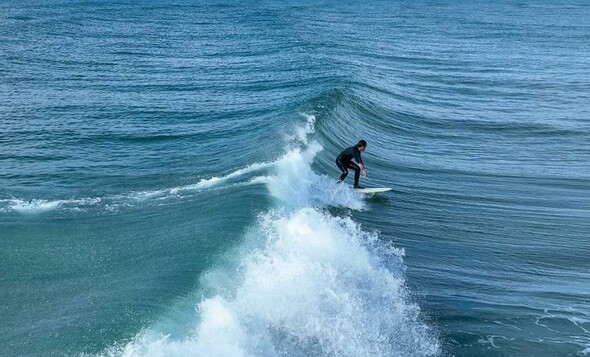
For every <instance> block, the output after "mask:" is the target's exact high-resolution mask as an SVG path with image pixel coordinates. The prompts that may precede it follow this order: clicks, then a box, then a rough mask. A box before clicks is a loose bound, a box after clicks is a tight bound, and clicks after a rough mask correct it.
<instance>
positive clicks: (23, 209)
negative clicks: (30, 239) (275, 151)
mask: <svg viewBox="0 0 590 357" xmlns="http://www.w3.org/2000/svg"><path fill="white" fill-rule="evenodd" d="M274 164H275V163H274V162H256V163H253V164H250V165H248V166H246V167H243V168H240V169H238V170H236V171H233V172H230V173H229V174H227V175H224V176H214V177H210V178H204V179H201V180H200V181H198V182H197V183H195V184H190V185H184V186H179V187H172V188H165V189H160V190H151V191H138V192H130V193H125V194H120V195H113V196H104V197H83V198H71V199H61V200H45V199H31V200H25V199H19V198H10V199H0V213H3V212H4V213H6V212H17V213H24V214H36V213H43V212H48V211H53V210H67V211H86V210H88V209H91V208H97V207H98V208H101V207H102V208H104V209H106V210H109V211H113V210H117V209H119V208H120V207H133V206H136V205H138V204H141V203H145V202H149V201H150V200H158V201H159V200H166V199H174V198H179V197H183V196H190V195H191V193H193V192H195V191H203V190H207V189H215V188H223V187H225V186H224V185H228V183H230V182H232V180H236V179H239V178H240V177H242V176H245V175H248V174H251V173H255V172H258V171H264V170H267V169H269V168H271V167H272V166H273V165H274ZM242 184H243V183H242ZM229 185H230V186H231V184H229Z"/></svg>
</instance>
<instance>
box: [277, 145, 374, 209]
mask: <svg viewBox="0 0 590 357" xmlns="http://www.w3.org/2000/svg"><path fill="white" fill-rule="evenodd" d="M322 150H323V148H322V146H321V145H320V144H319V143H317V142H316V141H311V143H310V144H309V145H308V146H307V147H305V148H304V149H301V148H296V149H293V150H291V151H289V152H287V153H286V154H285V155H284V156H283V157H281V158H280V159H279V160H277V162H276V163H275V165H274V175H273V176H270V177H268V184H267V186H268V190H269V192H270V194H271V195H272V196H273V197H274V198H276V199H277V200H278V201H279V205H281V206H286V207H291V208H301V207H308V206H322V207H325V206H334V207H348V208H352V209H357V210H359V209H362V208H364V206H365V205H364V201H363V200H362V196H361V195H360V194H358V193H355V192H353V191H352V190H351V189H350V188H349V187H348V186H346V185H339V184H337V180H336V178H335V177H327V176H323V175H319V174H317V173H315V172H314V171H313V170H312V168H311V164H312V163H313V160H314V158H315V156H316V155H317V154H318V153H319V152H320V151H322Z"/></svg>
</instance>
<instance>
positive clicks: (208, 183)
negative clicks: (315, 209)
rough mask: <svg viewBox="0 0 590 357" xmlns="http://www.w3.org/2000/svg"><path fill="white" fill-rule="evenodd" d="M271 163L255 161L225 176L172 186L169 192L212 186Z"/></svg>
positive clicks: (263, 167) (174, 192) (258, 169)
mask: <svg viewBox="0 0 590 357" xmlns="http://www.w3.org/2000/svg"><path fill="white" fill-rule="evenodd" d="M272 165H273V163H268V162H256V163H253V164H251V165H248V166H246V167H244V168H241V169H238V170H236V171H234V172H231V173H229V174H227V175H225V176H219V177H218V176H214V177H211V178H208V179H201V181H199V182H197V183H196V184H191V185H186V186H181V187H175V188H172V189H170V193H171V194H178V193H179V192H181V191H190V190H202V189H206V188H210V187H214V186H216V185H219V184H222V183H225V182H227V181H229V180H232V179H235V178H238V177H240V176H243V175H246V174H249V173H252V172H256V171H260V170H262V169H266V168H268V167H270V166H272Z"/></svg>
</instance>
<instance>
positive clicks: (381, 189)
mask: <svg viewBox="0 0 590 357" xmlns="http://www.w3.org/2000/svg"><path fill="white" fill-rule="evenodd" d="M353 190H354V191H355V192H360V193H369V194H376V193H380V192H387V191H391V190H392V189H391V188H390V187H366V188H353Z"/></svg>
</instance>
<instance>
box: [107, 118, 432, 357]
mask: <svg viewBox="0 0 590 357" xmlns="http://www.w3.org/2000/svg"><path fill="white" fill-rule="evenodd" d="M306 118H307V123H306V124H305V125H303V126H302V127H300V128H298V130H297V131H296V132H297V133H298V135H295V136H294V138H295V140H296V141H299V143H298V144H297V143H295V145H297V147H295V148H291V149H289V150H288V151H287V152H286V153H285V154H284V155H283V156H282V157H281V158H279V159H278V160H277V161H276V162H274V164H273V168H272V169H271V170H270V172H269V174H268V175H267V176H266V177H265V181H266V186H267V189H268V191H269V193H270V195H271V196H273V197H274V199H275V203H274V208H273V209H271V210H270V211H268V212H267V213H264V214H261V215H260V216H259V217H258V219H257V222H256V224H255V225H254V226H252V227H250V229H248V233H247V234H246V235H245V238H244V241H243V243H242V247H239V248H238V251H239V253H238V254H236V256H235V257H234V258H233V261H231V262H230V263H228V264H226V265H225V266H220V267H218V268H217V269H215V270H214V271H209V272H206V273H205V274H204V279H203V280H202V282H201V287H202V288H203V289H205V290H206V291H209V292H215V293H212V294H211V296H209V297H205V298H204V299H203V300H202V301H200V302H199V303H198V304H197V306H196V310H197V315H198V316H197V318H196V322H195V325H194V326H191V327H190V330H189V331H186V332H185V334H183V337H182V338H180V339H178V338H175V337H172V336H171V335H170V334H167V333H166V332H165V331H161V330H157V329H155V330H154V329H148V330H147V331H144V332H142V333H141V334H139V335H138V336H136V337H135V338H134V339H133V341H132V342H130V343H128V344H127V345H125V346H121V347H115V348H112V349H111V350H109V351H108V352H107V354H108V355H110V356H163V355H165V356H186V355H196V356H213V355H220V356H259V355H263V356H298V355H300V356H310V355H317V356H389V355H404V356H431V355H436V354H438V353H439V352H440V346H439V344H438V342H437V340H436V338H435V337H434V332H433V331H432V330H431V329H430V328H429V327H428V326H427V325H426V324H425V323H424V322H422V321H421V318H420V316H419V314H420V309H419V307H418V305H417V304H415V303H412V302H411V299H410V298H409V294H408V292H407V288H406V285H405V278H404V271H403V269H404V267H403V261H402V257H403V254H404V253H403V250H399V249H396V248H395V247H393V245H391V244H387V243H384V242H383V241H381V240H380V239H379V235H378V234H377V233H376V232H366V231H363V230H362V229H361V226H360V225H359V224H358V223H356V222H354V221H353V220H352V219H351V218H350V217H338V216H334V215H332V214H331V213H330V212H329V211H328V210H327V208H329V207H346V208H351V209H362V208H363V207H364V204H363V201H362V196H361V195H360V194H357V193H354V192H353V191H352V190H351V189H350V188H349V187H348V186H345V185H339V184H337V183H336V182H335V180H334V179H333V178H328V177H325V176H322V175H318V174H317V173H315V172H314V171H313V170H312V169H311V164H312V162H313V159H314V157H315V155H316V154H317V153H318V152H320V151H321V149H322V147H321V146H320V145H319V144H318V143H317V142H316V141H309V142H308V136H309V135H311V134H313V133H314V126H313V125H314V121H315V117H314V116H313V115H306ZM228 282H230V283H229V285H228ZM206 295H207V294H205V296H206ZM184 313H187V312H186V311H185V312H184Z"/></svg>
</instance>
